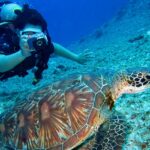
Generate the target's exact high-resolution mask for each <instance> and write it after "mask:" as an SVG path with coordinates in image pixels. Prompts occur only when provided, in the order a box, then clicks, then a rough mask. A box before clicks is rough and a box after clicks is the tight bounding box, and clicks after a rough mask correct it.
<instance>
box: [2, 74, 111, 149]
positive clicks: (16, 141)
mask: <svg viewBox="0 0 150 150" xmlns="http://www.w3.org/2000/svg"><path fill="white" fill-rule="evenodd" d="M108 97H109V98H108ZM108 99H109V101H108ZM110 100H111V98H110V91H109V86H108V85H107V83H106V82H105V80H104V79H103V77H102V76H95V75H91V74H87V75H74V76H73V77H70V78H67V79H64V80H62V81H60V82H56V83H54V84H52V85H48V86H45V87H43V88H40V89H39V90H37V91H35V92H33V93H32V94H30V95H29V96H28V97H27V98H26V99H24V100H20V101H18V102H17V103H16V105H15V107H14V108H13V109H12V110H10V112H7V115H5V114H3V117H2V118H1V123H0V132H1V135H2V136H1V137H2V138H1V139H2V141H3V143H5V145H6V146H9V147H13V148H14V145H15V148H17V149H23V148H27V149H29V150H32V149H34V150H35V149H51V150H55V149H56V150H62V149H65V150H66V149H72V148H75V147H76V146H78V145H80V144H81V143H83V142H84V141H85V140H86V139H87V138H89V137H90V136H92V135H93V134H94V133H95V132H96V131H97V129H98V127H99V126H100V125H101V124H102V123H103V122H104V121H105V120H106V118H105V116H104V115H103V113H102V111H103V109H104V107H106V106H108V105H110V104H111V103H112V102H111V101H110Z"/></svg>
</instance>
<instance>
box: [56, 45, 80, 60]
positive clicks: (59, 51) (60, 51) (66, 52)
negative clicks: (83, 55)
mask: <svg viewBox="0 0 150 150" xmlns="http://www.w3.org/2000/svg"><path fill="white" fill-rule="evenodd" d="M53 45H54V53H55V54H57V55H59V56H62V57H65V58H68V59H71V60H73V61H76V62H79V58H78V55H77V54H75V53H73V52H71V51H69V50H68V49H66V48H65V47H63V46H61V45H60V44H58V43H53Z"/></svg>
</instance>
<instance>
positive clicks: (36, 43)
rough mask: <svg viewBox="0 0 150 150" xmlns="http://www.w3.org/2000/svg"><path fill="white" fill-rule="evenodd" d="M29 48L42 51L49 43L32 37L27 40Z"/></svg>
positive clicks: (40, 38) (41, 38) (43, 39)
mask: <svg viewBox="0 0 150 150" xmlns="http://www.w3.org/2000/svg"><path fill="white" fill-rule="evenodd" d="M27 42H28V45H29V48H30V49H35V50H36V51H41V50H42V49H43V48H45V47H46V46H47V41H46V39H45V38H43V37H31V38H29V39H28V40H27Z"/></svg>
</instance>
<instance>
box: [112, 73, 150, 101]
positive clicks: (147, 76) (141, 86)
mask: <svg viewBox="0 0 150 150" xmlns="http://www.w3.org/2000/svg"><path fill="white" fill-rule="evenodd" d="M148 88H150V72H146V71H141V72H140V71H139V72H137V71H136V72H132V73H121V74H119V75H118V76H117V78H115V82H113V86H112V93H113V98H114V101H115V100H116V99H117V98H118V97H120V96H121V95H122V94H126V93H130V94H132V93H138V92H142V91H144V90H146V89H148Z"/></svg>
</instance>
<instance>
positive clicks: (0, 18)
mask: <svg viewBox="0 0 150 150" xmlns="http://www.w3.org/2000/svg"><path fill="white" fill-rule="evenodd" d="M0 8H1V10H0V80H5V79H8V78H9V77H13V76H15V75H18V76H19V77H24V76H26V75H27V74H28V72H27V70H29V69H33V70H34V75H35V78H34V80H33V82H32V84H33V85H35V84H36V83H38V82H39V81H40V79H42V72H43V71H44V70H45V69H47V68H48V65H47V63H48V61H49V58H50V56H51V54H52V53H56V54H57V55H60V56H62V57H65V58H68V59H70V60H73V61H76V62H78V63H80V64H84V63H85V62H87V61H89V59H90V58H92V55H91V53H90V52H88V51H84V52H83V53H81V54H79V55H77V54H75V53H73V52H71V51H70V50H68V49H66V48H65V47H63V46H61V45H60V44H58V43H54V42H52V41H51V38H50V36H49V33H48V30H47V23H46V21H45V20H44V18H43V17H42V15H41V14H40V13H39V12H38V11H37V10H35V9H32V8H29V6H28V5H27V4H25V5H24V6H23V7H21V6H20V5H18V4H16V3H12V2H9V1H4V2H1V3H0Z"/></svg>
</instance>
